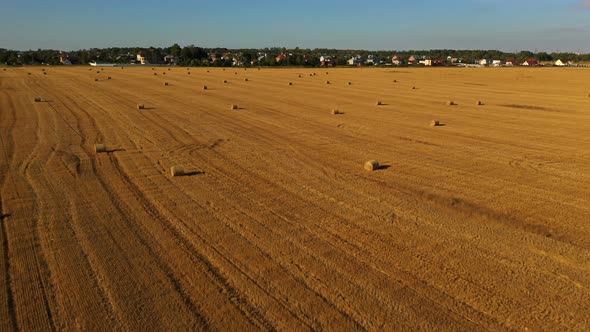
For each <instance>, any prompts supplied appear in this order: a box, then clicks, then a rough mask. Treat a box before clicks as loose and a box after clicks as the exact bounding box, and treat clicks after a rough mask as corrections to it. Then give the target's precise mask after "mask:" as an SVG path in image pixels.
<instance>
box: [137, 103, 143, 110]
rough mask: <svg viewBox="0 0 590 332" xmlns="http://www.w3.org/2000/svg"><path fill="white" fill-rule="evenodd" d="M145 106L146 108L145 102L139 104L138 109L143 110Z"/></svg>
mask: <svg viewBox="0 0 590 332" xmlns="http://www.w3.org/2000/svg"><path fill="white" fill-rule="evenodd" d="M144 108H145V106H144V105H143V104H137V109H138V110H142V109H144Z"/></svg>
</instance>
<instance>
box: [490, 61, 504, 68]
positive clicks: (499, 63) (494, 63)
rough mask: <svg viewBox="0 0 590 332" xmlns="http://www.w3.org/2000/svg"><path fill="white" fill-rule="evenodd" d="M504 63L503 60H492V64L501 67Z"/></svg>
mask: <svg viewBox="0 0 590 332" xmlns="http://www.w3.org/2000/svg"><path fill="white" fill-rule="evenodd" d="M501 65H502V60H492V66H494V67H500V66H501Z"/></svg>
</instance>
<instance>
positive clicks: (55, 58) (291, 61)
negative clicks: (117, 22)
mask: <svg viewBox="0 0 590 332" xmlns="http://www.w3.org/2000/svg"><path fill="white" fill-rule="evenodd" d="M138 52H142V53H143V54H144V56H145V57H146V58H147V59H148V60H149V61H150V63H162V62H164V57H165V56H167V55H171V56H174V57H177V59H178V62H177V64H178V65H181V66H217V67H223V66H225V67H229V66H233V65H236V64H237V65H240V66H246V67H247V66H252V65H253V66H310V67H316V66H319V65H320V57H321V56H322V55H323V56H326V55H329V56H331V57H332V58H333V62H332V63H333V65H336V66H341V65H346V64H347V61H348V59H350V58H351V57H353V56H357V55H358V56H361V57H363V58H366V57H367V56H368V55H372V56H373V58H374V60H375V63H380V62H381V63H391V57H392V56H393V55H397V56H398V57H401V58H403V59H408V58H409V57H410V56H415V57H423V58H430V59H443V60H446V59H447V57H452V58H456V59H460V60H461V62H463V63H474V62H475V61H477V60H479V59H494V60H507V59H514V60H516V61H517V62H523V61H525V60H527V59H530V58H535V59H537V60H539V61H556V60H558V59H561V60H562V61H573V62H590V53H589V54H577V53H559V52H553V53H547V52H537V53H534V52H530V51H520V52H518V53H510V52H502V51H498V50H450V49H440V50H405V51H386V50H382V51H370V50H352V49H351V50H342V49H317V48H316V49H304V48H298V47H297V48H294V49H286V48H280V47H274V48H264V49H227V48H202V47H198V46H194V45H188V46H184V47H181V46H180V45H178V44H174V45H172V46H170V47H147V48H143V47H110V48H93V49H83V50H76V51H68V52H65V53H67V54H68V55H69V59H70V61H71V62H72V63H73V64H87V63H89V62H91V61H96V62H104V63H121V64H125V63H130V62H132V61H134V60H135V59H136V55H137V54H138ZM279 54H285V55H286V56H285V57H283V58H280V59H279V61H278V62H277V61H276V57H277V55H279ZM224 55H226V57H224ZM59 59H60V51H59V50H46V49H45V50H42V49H37V50H28V51H15V50H7V49H0V64H5V65H38V64H50V65H58V64H60V60H59Z"/></svg>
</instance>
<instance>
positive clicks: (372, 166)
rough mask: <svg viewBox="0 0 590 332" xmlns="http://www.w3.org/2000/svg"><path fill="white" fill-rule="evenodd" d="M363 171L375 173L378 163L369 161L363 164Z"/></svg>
mask: <svg viewBox="0 0 590 332" xmlns="http://www.w3.org/2000/svg"><path fill="white" fill-rule="evenodd" d="M365 169H366V170H367V171H376V170H378V169H379V162H378V161H377V160H369V161H367V162H366V163H365Z"/></svg>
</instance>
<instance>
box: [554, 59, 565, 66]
mask: <svg viewBox="0 0 590 332" xmlns="http://www.w3.org/2000/svg"><path fill="white" fill-rule="evenodd" d="M555 65H556V66H558V67H563V66H567V64H565V63H564V62H563V61H561V59H558V60H557V61H555Z"/></svg>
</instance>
